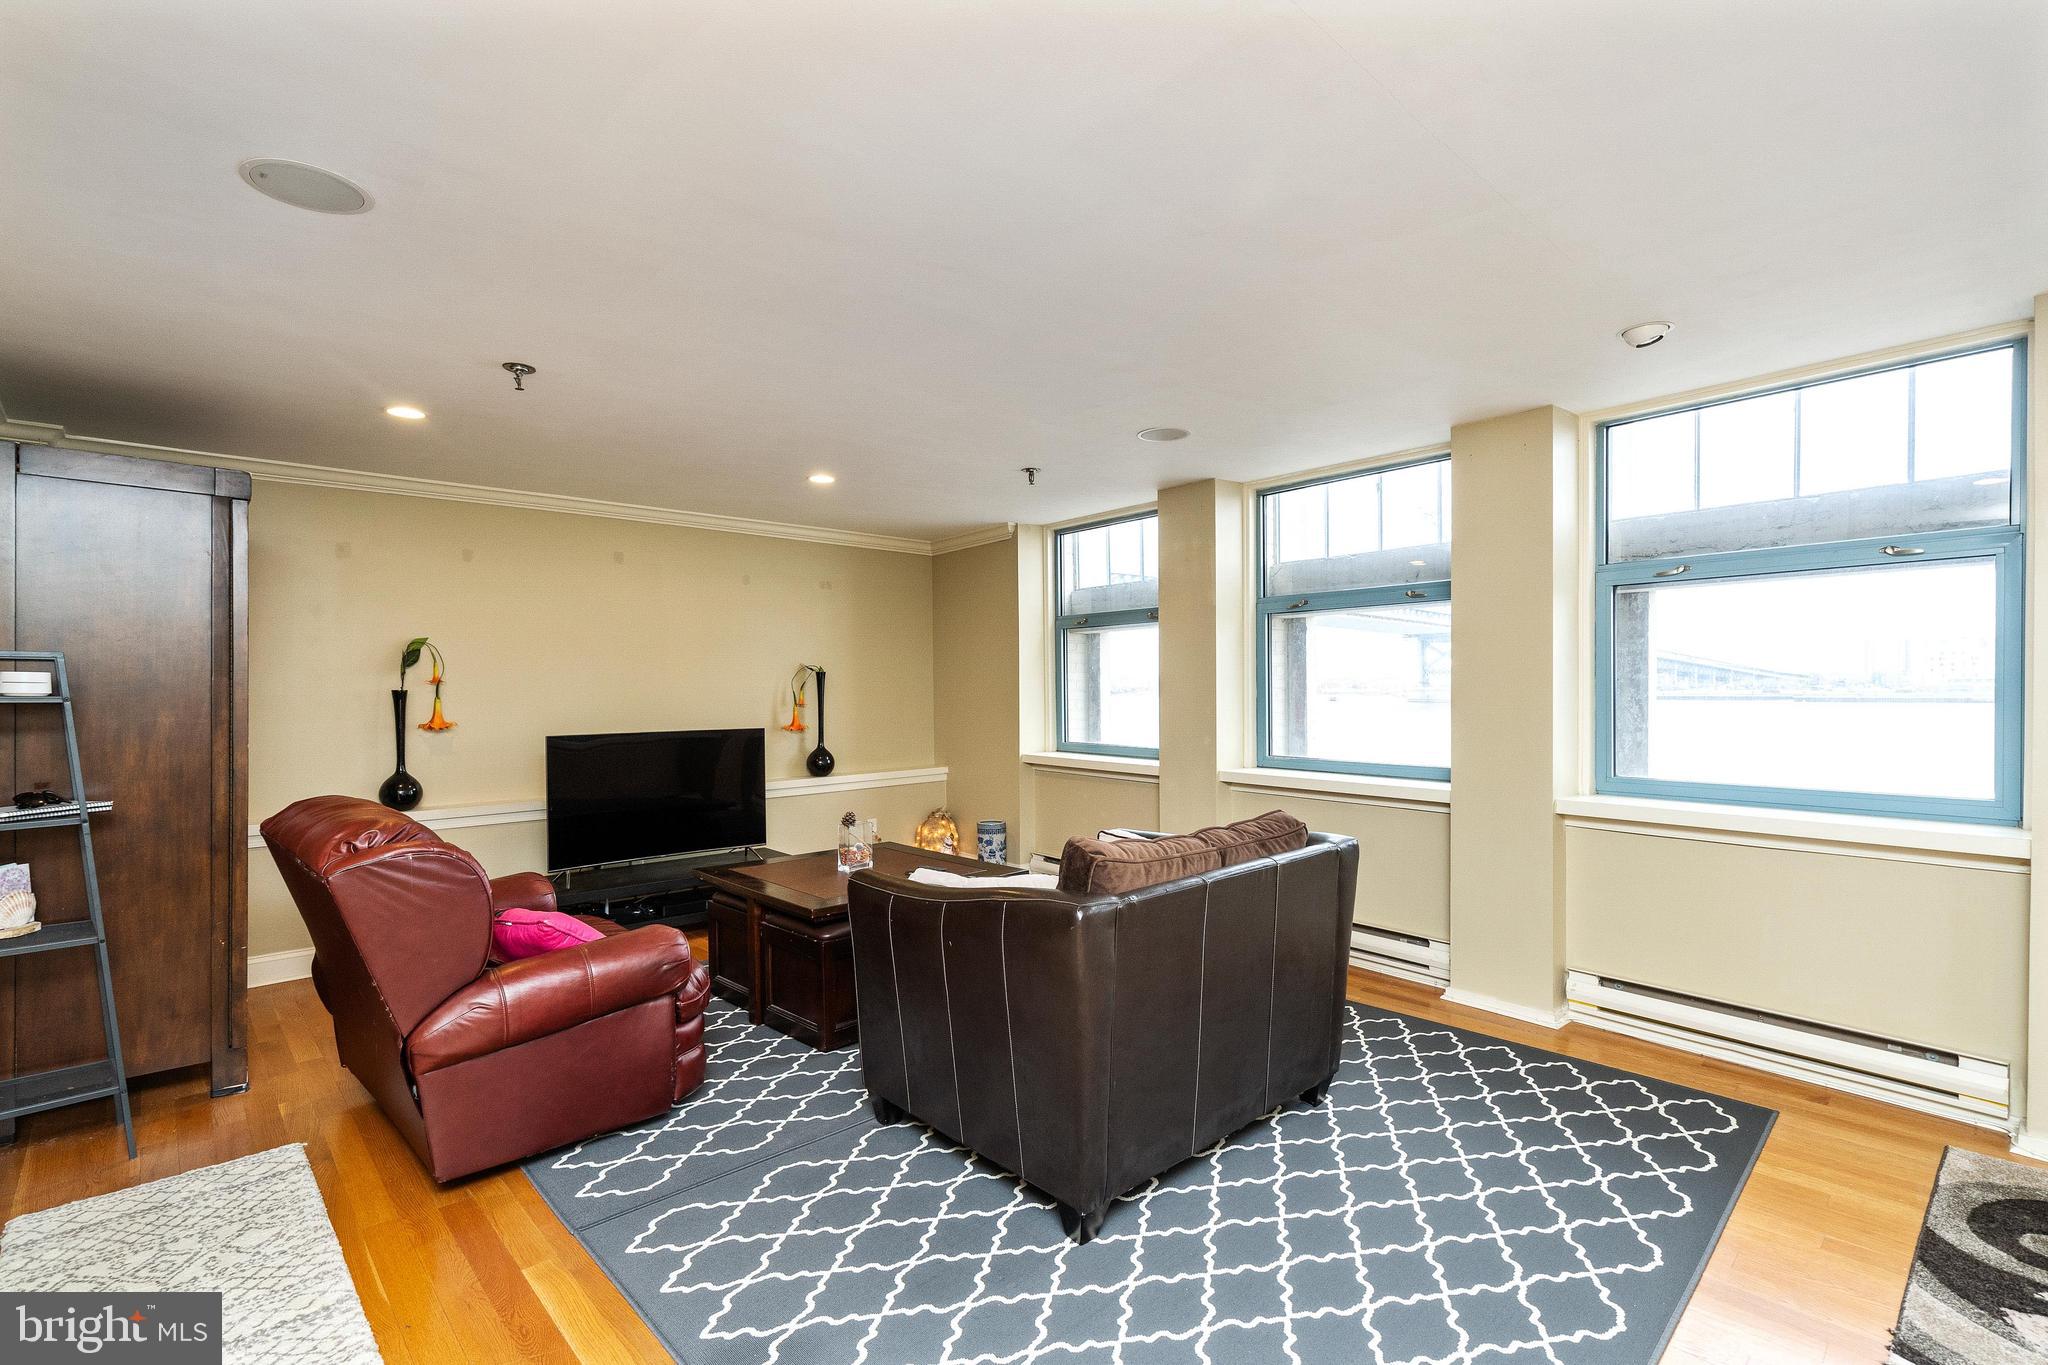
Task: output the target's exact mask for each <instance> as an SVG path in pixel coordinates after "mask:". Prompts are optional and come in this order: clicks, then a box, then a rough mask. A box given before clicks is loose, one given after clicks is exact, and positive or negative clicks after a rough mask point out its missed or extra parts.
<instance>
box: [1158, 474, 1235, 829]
mask: <svg viewBox="0 0 2048 1365" xmlns="http://www.w3.org/2000/svg"><path fill="white" fill-rule="evenodd" d="M1243 622H1244V485H1243V484H1237V483H1224V482H1221V481H1219V480H1216V479H1204V480H1202V481H1201V482H1199V483H1189V484H1182V485H1180V486H1179V487H1177V488H1166V489H1161V490H1160V493H1159V679H1160V688H1159V818H1160V821H1161V822H1162V823H1163V824H1164V825H1165V826H1167V827H1169V828H1172V829H1199V828H1201V827H1202V826H1204V825H1213V824H1215V823H1216V821H1217V820H1218V819H1219V818H1220V816H1221V812H1222V797H1223V791H1222V788H1221V787H1220V786H1219V785H1218V784H1217V780H1216V773H1217V770H1218V769H1219V768H1224V767H1231V766H1234V765H1235V764H1236V762H1237V758H1238V754H1239V752H1240V751H1241V750H1242V748H1243V737H1244V709H1243V699H1242V695H1241V694H1242V692H1243V683H1242V679H1243V676H1244V625H1243Z"/></svg>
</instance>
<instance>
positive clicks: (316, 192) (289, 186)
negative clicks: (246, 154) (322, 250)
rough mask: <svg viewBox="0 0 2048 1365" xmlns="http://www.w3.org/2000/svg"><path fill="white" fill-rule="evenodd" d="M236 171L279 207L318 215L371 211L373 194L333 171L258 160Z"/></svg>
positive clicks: (271, 158)
mask: <svg viewBox="0 0 2048 1365" xmlns="http://www.w3.org/2000/svg"><path fill="white" fill-rule="evenodd" d="M235 170H236V171H237V172H238V173H239V174H240V175H241V177H242V179H244V180H246V181H247V182H248V183H249V187H250V188H251V189H253V190H255V191H256V192H257V193H259V194H267V195H269V196H270V197H271V198H272V199H275V200H277V202H278V203H280V204H290V205H291V206H292V207H293V208H295V209H311V210H312V211H313V212H315V213H368V212H369V211H370V196H369V192H368V191H366V190H364V189H363V187H362V186H360V185H357V184H354V183H353V182H351V181H347V180H344V179H342V178H341V177H340V176H338V175H336V174H335V173H334V172H333V171H323V170H321V169H320V168H319V167H318V166H308V165H307V164H306V163H305V162H303V161H279V160H277V159H275V158H273V157H257V158H256V159H255V160H253V161H244V162H243V163H242V164H241V165H239V166H237V167H236V168H235Z"/></svg>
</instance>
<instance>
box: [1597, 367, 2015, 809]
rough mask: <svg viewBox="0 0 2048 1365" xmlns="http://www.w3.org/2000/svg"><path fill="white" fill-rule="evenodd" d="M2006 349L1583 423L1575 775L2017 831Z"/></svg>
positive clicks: (2011, 419) (1690, 793)
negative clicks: (1582, 736) (1586, 477)
mask: <svg viewBox="0 0 2048 1365" xmlns="http://www.w3.org/2000/svg"><path fill="white" fill-rule="evenodd" d="M2024 367H2025V355H2024V348H2023V347H2022V346H2021V345H2020V344H2019V343H2017V342H2015V343H2008V344H2004V345H1999V346H1992V347H1986V348H1982V349H1978V350H1974V351H1970V352H1968V353H1965V354H1961V355H1953V356H1941V357H1936V358H1932V359H1929V360H1925V361H1920V362H1917V363H1913V364H1905V365H1896V366H1892V367H1889V368H1886V369H1882V370H1878V371H1875V372H1872V373H1867V374H1859V375H1854V376H1850V377H1847V378H1843V379H1836V380H1829V381H1824V382H1819V383H1814V384H1807V385H1802V386H1798V387H1795V388H1788V389H1782V390H1777V391H1774V392H1770V393H1764V394H1757V395H1753V396H1748V397H1744V398H1740V399H1735V400H1732V401H1728V402H1724V403H1717V404H1712V405H1706V406H1701V407H1693V408H1685V409H1680V410H1678V411H1675V412H1668V413H1660V414H1656V415H1654V416H1649V417H1644V418H1637V419H1632V420H1629V421H1624V422H1616V423H1611V424H1609V425H1607V426H1605V427H1603V428H1602V429H1601V432H1600V443H1599V460H1600V466H1599V470H1600V488H1601V493H1602V500H1601V512H1602V517H1601V524H1600V530H1601V546H1600V564H1599V567H1598V569H1597V571H1596V579H1597V584H1598V593H1599V596H1598V599H1597V601H1596V604H1595V606H1596V623H1597V634H1598V639H1597V641H1596V658H1597V664H1598V676H1597V679H1596V697H1597V699H1598V717H1597V721H1598V723H1597V726H1596V733H1595V760H1596V769H1597V773H1596V778H1597V787H1598V789H1599V790H1600V791H1603V792H1612V793H1617V794H1624V795H1645V796H1664V797H1673V798H1679V799H1686V800H1711V801H1734V802H1745V803H1751V804H1762V805H1778V806H1792V807H1801V808H1808V809H1818V810H1835V811H1852V812H1865V813H1873V814H1885V815H1901V816H1919V817H1929V818H1949V819H1973V820H1986V821H1996V822H2002V823H2016V822H2017V821H2018V819H2019V814H2020V793H2019V767H2020V761H2019V760H2020V754H2019V746H2020V728H2021V720H2022V700H2021V696H2020V659H2021V655H2020V650H2021V645H2022V640H2021V631H2022V627H2021V621H2020V602H2021V553H2022V542H2021V530H2020V524H2019V523H2020V513H2019V508H2020V501H2019V496H2018V492H2017V490H2016V487H2015V485H2016V482H2017V476H2018V474H2019V473H2020V467H2019V464H2018V463H2017V456H2018V454H2019V452H2021V451H2022V450H2023V449H2024V440H2023V436H2022V434H2021V431H2020V425H2021V421H2022V411H2021V402H2020V397H2019V395H2020V393H2021V392H2022V386H2023V382H2024Z"/></svg>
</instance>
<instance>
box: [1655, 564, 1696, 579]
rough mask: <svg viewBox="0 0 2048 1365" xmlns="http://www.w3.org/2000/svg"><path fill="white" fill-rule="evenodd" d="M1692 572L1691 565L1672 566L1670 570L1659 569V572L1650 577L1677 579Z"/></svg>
mask: <svg viewBox="0 0 2048 1365" xmlns="http://www.w3.org/2000/svg"><path fill="white" fill-rule="evenodd" d="M1691 572H1692V565H1690V564H1673V565H1672V566H1671V567H1670V568H1668V569H1659V570H1657V571H1656V572H1655V573H1653V574H1651V575H1650V577H1652V578H1676V577H1678V576H1679V575H1680V574H1682V573H1691Z"/></svg>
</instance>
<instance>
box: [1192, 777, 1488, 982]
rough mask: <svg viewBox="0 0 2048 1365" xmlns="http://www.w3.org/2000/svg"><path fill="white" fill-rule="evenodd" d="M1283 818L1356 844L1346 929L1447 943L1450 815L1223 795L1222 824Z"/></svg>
mask: <svg viewBox="0 0 2048 1365" xmlns="http://www.w3.org/2000/svg"><path fill="white" fill-rule="evenodd" d="M1275 809H1278V810H1284V811H1286V812H1287V813H1288V814H1290V815H1292V816H1294V817H1295V818H1296V819H1297V820H1300V821H1301V822H1302V823H1303V824H1305V825H1307V826H1308V827H1309V828H1310V829H1313V830H1318V831H1320V832H1322V833H1324V834H1348V835H1350V836H1351V837H1352V838H1354V839H1356V840H1358V896H1357V900H1356V902H1355V903H1354V905H1353V907H1352V915H1351V918H1352V922H1353V923H1356V924H1359V925H1363V926H1365V927H1366V928H1370V929H1391V930H1393V931H1394V932H1395V933H1398V934H1416V935H1419V936H1421V937H1423V938H1428V939H1434V940H1436V941H1437V942H1439V943H1444V942H1448V941H1449V939H1450V937H1451V815H1450V812H1449V811H1448V810H1446V809H1445V808H1443V807H1441V806H1437V807H1433V808H1432V807H1427V806H1423V805H1419V804H1406V803H1401V802H1395V801H1376V800H1368V799H1365V798H1360V797H1349V796H1321V797H1318V796H1311V795H1308V794H1306V793H1302V792H1280V791H1271V790H1266V789H1247V788H1244V787H1236V786H1233V787H1230V788H1228V789H1226V793H1225V805H1224V818H1225V819H1229V820H1244V819H1249V818H1250V817H1252V816H1254V815H1263V814H1265V813H1266V812H1267V811H1269V810H1275Z"/></svg>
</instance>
